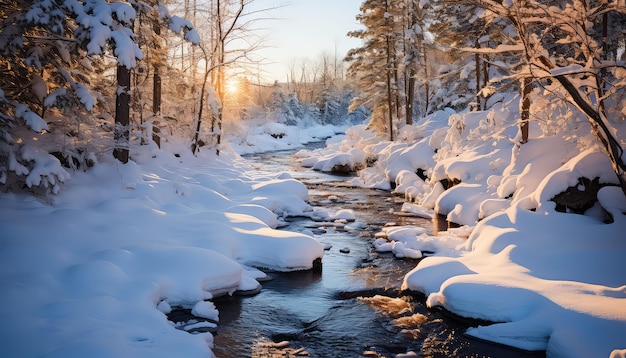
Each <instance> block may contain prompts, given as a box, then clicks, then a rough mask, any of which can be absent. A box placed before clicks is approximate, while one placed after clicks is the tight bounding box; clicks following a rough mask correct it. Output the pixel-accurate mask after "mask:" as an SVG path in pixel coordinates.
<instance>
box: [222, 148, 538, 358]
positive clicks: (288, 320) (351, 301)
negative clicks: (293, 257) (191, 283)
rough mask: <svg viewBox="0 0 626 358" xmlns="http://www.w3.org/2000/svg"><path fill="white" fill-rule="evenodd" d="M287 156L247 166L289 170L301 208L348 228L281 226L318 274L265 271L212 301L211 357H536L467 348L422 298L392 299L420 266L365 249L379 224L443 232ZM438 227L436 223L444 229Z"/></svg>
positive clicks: (389, 199)
mask: <svg viewBox="0 0 626 358" xmlns="http://www.w3.org/2000/svg"><path fill="white" fill-rule="evenodd" d="M292 153H294V151H279V152H271V153H263V154H255V155H247V156H246V158H247V159H248V160H249V161H250V162H251V163H252V164H253V165H254V166H255V167H256V168H258V170H259V171H260V172H261V173H268V174H271V175H275V174H276V173H280V172H288V173H290V174H291V175H292V176H293V177H294V178H295V179H298V180H300V181H302V182H303V183H305V184H306V186H307V187H308V189H309V203H310V205H311V206H313V207H324V208H326V209H328V210H329V211H330V212H334V211H335V210H339V209H351V210H353V211H354V214H355V217H356V221H355V222H350V223H347V224H346V225H345V226H343V225H337V226H332V225H325V226H324V225H321V224H320V223H315V222H314V221H312V220H311V219H309V218H302V217H297V218H289V219H288V222H289V226H287V227H285V228H284V229H285V230H290V231H295V232H302V231H305V230H311V231H313V232H314V233H315V237H316V238H317V239H318V240H319V241H320V242H321V243H323V244H324V245H325V246H326V247H327V248H328V247H330V248H329V249H328V250H326V251H325V252H324V257H323V265H322V270H321V272H313V271H306V272H292V273H275V272H274V273H269V275H270V276H271V277H272V278H273V280H271V281H267V282H262V285H263V289H262V290H261V292H260V293H258V294H257V295H254V296H247V297H243V296H226V297H221V298H217V299H215V300H214V303H215V305H216V307H217V309H218V310H219V322H218V324H217V329H216V330H215V331H214V336H215V338H214V348H213V351H214V353H215V354H216V356H217V357H220V358H229V357H331V358H332V357H341V358H343V357H348V358H349V357H395V356H396V355H397V354H400V353H406V352H409V351H412V352H414V353H415V355H410V356H412V357H543V356H545V353H544V352H540V353H529V352H522V351H518V350H514V349H511V348H508V347H504V346H499V345H494V344H489V343H486V342H482V341H477V340H474V339H472V338H470V337H467V336H465V335H464V334H463V332H464V331H465V329H466V328H467V327H468V326H469V325H470V324H474V325H475V324H477V322H471V321H467V320H459V319H458V317H453V316H452V315H451V314H449V313H446V312H444V311H442V310H439V309H428V308H427V307H426V306H425V298H424V296H423V295H419V294H415V295H401V294H400V290H399V288H400V285H401V284H402V280H403V277H404V275H405V274H406V273H407V272H408V271H409V270H411V269H412V268H414V267H415V265H417V263H418V262H419V260H411V259H404V260H399V259H396V258H394V257H393V255H392V254H390V253H377V252H375V251H374V250H373V248H372V242H373V241H374V235H375V234H376V233H377V232H379V231H380V230H381V228H382V227H383V226H385V225H392V224H393V223H395V224H396V225H415V226H421V227H426V228H428V229H429V231H430V232H436V231H437V230H445V227H444V228H441V227H437V225H435V224H434V223H433V221H431V220H429V219H423V218H418V217H404V216H398V215H395V214H394V212H398V211H400V208H401V205H402V200H400V198H397V197H394V196H393V195H391V194H390V193H389V192H385V191H380V190H371V189H362V188H354V187H351V186H349V185H347V182H346V179H349V178H348V177H345V176H336V175H330V174H327V173H321V172H316V171H313V170H311V169H308V168H302V167H300V165H299V163H298V162H297V161H296V160H295V159H293V158H292V157H291V154H292ZM444 225H445V222H444Z"/></svg>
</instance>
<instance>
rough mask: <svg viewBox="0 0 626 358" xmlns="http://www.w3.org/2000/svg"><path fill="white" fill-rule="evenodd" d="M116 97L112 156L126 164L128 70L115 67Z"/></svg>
mask: <svg viewBox="0 0 626 358" xmlns="http://www.w3.org/2000/svg"><path fill="white" fill-rule="evenodd" d="M117 86H118V91H117V97H116V100H115V132H114V135H113V138H114V140H115V148H114V149H113V156H114V157H115V158H116V159H117V160H119V161H120V162H122V163H128V147H129V139H130V128H129V123H130V121H129V118H130V69H129V68H127V67H126V66H123V65H118V66H117Z"/></svg>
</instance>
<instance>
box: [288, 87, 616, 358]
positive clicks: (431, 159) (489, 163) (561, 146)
mask: <svg viewBox="0 0 626 358" xmlns="http://www.w3.org/2000/svg"><path fill="white" fill-rule="evenodd" d="M517 108H518V106H517V102H515V101H511V100H510V99H508V100H505V101H502V102H501V103H500V104H498V105H496V106H494V108H493V109H492V110H490V111H487V112H471V113H465V114H456V113H454V112H453V111H440V112H438V113H435V114H433V115H431V116H429V117H427V118H426V119H424V120H422V121H421V122H419V123H416V124H415V125H413V126H410V127H404V128H403V129H402V131H401V132H400V137H401V138H402V139H403V140H399V141H396V142H388V141H385V140H384V139H382V138H380V137H379V136H376V135H375V134H374V133H372V132H370V131H368V130H366V129H365V127H362V126H357V127H352V128H350V129H349V130H348V131H347V136H346V137H344V138H337V139H336V140H331V141H329V146H328V148H325V149H320V150H316V151H313V152H311V151H301V152H300V153H299V154H298V156H299V157H300V159H301V160H302V162H303V164H304V165H306V166H310V167H313V168H316V169H318V170H330V169H332V168H333V167H335V166H336V165H337V166H342V165H351V166H354V167H355V168H359V167H363V166H365V164H366V162H369V163H375V164H373V165H371V166H370V167H368V168H366V169H363V170H361V171H360V172H359V176H358V178H355V179H354V180H353V184H354V185H357V186H364V187H375V188H381V189H387V190H391V189H392V184H393V187H394V189H393V190H394V191H395V192H396V193H397V194H398V195H403V196H404V197H405V198H406V199H407V200H408V201H412V202H414V203H413V204H407V205H405V208H406V210H407V211H413V212H416V213H419V214H420V215H427V216H428V215H432V214H433V213H434V212H437V213H439V214H443V215H447V218H448V220H450V221H452V222H457V223H460V224H463V225H466V226H465V228H466V229H463V230H455V231H450V232H447V233H442V234H440V235H439V236H438V237H432V236H429V235H426V234H424V233H423V231H421V230H413V232H411V231H410V229H411V228H405V229H404V230H401V229H397V228H396V229H393V230H389V232H388V240H390V242H389V243H387V242H386V241H379V242H378V243H377V247H378V248H379V249H381V250H389V251H393V252H394V253H395V254H396V255H397V256H399V257H404V256H407V255H410V256H411V257H416V256H417V257H419V255H420V252H419V251H420V250H428V251H435V254H434V257H428V258H425V259H424V260H423V261H421V262H420V264H418V265H417V267H416V268H415V269H414V270H413V271H412V272H410V273H409V274H408V275H407V276H406V277H405V283H404V286H405V287H406V288H410V289H413V290H419V291H422V292H424V293H425V294H426V295H427V297H428V301H427V303H428V304H429V305H430V306H443V307H445V308H447V309H449V310H450V311H453V312H455V313H457V314H459V315H462V316H466V317H473V318H480V319H486V320H490V321H494V322H501V323H498V324H493V325H490V326H487V327H477V328H472V329H470V330H469V331H468V332H467V333H468V334H469V335H471V336H475V337H478V338H481V339H486V340H489V341H494V342H498V343H503V344H507V345H511V346H514V347H519V348H522V349H527V350H546V351H547V354H548V355H549V356H552V357H607V356H609V355H614V356H626V350H625V348H626V275H625V274H624V270H623V267H622V266H623V265H622V261H623V260H622V258H623V257H624V255H625V254H626V241H625V240H624V238H625V236H624V233H625V232H626V216H625V215H624V213H625V212H626V198H625V197H624V194H623V193H622V191H621V190H620V188H619V187H616V186H611V185H615V184H617V179H616V176H615V174H614V173H613V171H612V168H611V165H610V162H609V160H608V158H607V156H606V155H605V154H604V153H603V151H602V149H600V147H599V145H598V143H597V141H596V140H595V139H594V138H593V137H592V136H591V134H590V133H591V131H590V128H589V124H588V123H587V122H586V120H585V119H584V118H576V117H574V116H573V115H572V113H565V114H563V116H562V117H559V116H558V115H555V118H553V121H554V123H557V125H564V126H569V127H570V128H569V131H568V132H566V134H567V135H566V136H565V135H564V136H554V135H550V133H551V132H552V131H551V128H549V127H548V125H549V123H548V122H546V123H541V122H531V137H530V138H531V139H530V140H529V142H528V143H526V144H523V145H519V137H517V136H518V134H517V133H518V128H517V120H518V113H517V110H516V109H517ZM561 133H562V132H561ZM617 133H618V136H617V137H618V138H625V137H626V126H625V125H623V124H622V126H621V127H618V131H617ZM420 174H421V175H422V177H420ZM425 177H427V178H425ZM581 177H584V178H588V179H590V180H593V179H595V178H598V179H597V180H598V182H599V183H603V184H609V185H608V186H602V187H601V188H600V189H599V191H598V193H597V202H595V204H593V203H592V204H593V205H592V206H591V207H590V208H589V209H587V210H586V211H585V212H584V215H581V214H574V213H571V212H567V213H565V212H561V211H560V210H557V207H556V206H557V204H556V203H555V202H554V201H552V199H553V198H554V197H555V196H556V195H557V194H559V193H562V192H565V191H566V190H567V189H568V187H577V188H578V189H579V190H581V191H582V190H585V188H584V186H583V185H582V184H581V182H579V178H581ZM451 183H454V184H455V185H449V184H451ZM444 184H448V185H447V186H444ZM568 211H569V210H568ZM606 222H610V223H606ZM407 232H408V234H407ZM470 232H471V234H469V233H470ZM467 235H469V238H468V239H467V241H465V242H462V241H461V240H459V239H455V237H457V238H459V237H460V238H463V236H465V237H467Z"/></svg>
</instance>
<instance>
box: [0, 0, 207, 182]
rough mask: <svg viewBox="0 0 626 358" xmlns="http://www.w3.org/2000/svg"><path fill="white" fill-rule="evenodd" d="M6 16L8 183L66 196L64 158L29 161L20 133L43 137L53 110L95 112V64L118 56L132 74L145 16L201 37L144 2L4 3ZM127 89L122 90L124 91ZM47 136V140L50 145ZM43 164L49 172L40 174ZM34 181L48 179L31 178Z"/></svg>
mask: <svg viewBox="0 0 626 358" xmlns="http://www.w3.org/2000/svg"><path fill="white" fill-rule="evenodd" d="M5 4H6V6H4V5H5ZM1 11H2V12H1V14H2V16H1V18H0V21H1V23H0V54H1V55H0V63H1V65H2V66H1V67H0V68H2V69H3V74H2V76H0V106H2V111H1V118H0V119H1V122H0V134H1V138H0V141H1V143H0V145H1V148H0V159H1V160H0V173H1V175H0V179H2V180H1V182H2V183H6V181H7V176H9V175H12V176H17V177H26V179H25V180H26V182H27V185H28V186H29V187H30V186H32V185H30V184H33V183H41V185H43V186H46V185H47V184H50V186H51V190H52V191H53V192H56V191H58V184H59V183H60V182H62V181H63V180H62V179H63V176H64V175H60V174H58V173H60V172H61V171H60V169H59V168H60V165H59V162H58V160H57V161H56V162H55V160H56V159H55V158H54V157H51V158H50V156H49V155H48V156H46V155H45V154H46V153H43V154H42V155H40V156H38V157H37V158H31V157H29V156H27V155H26V154H25V153H26V152H28V151H29V150H30V149H29V148H28V145H27V144H26V143H23V142H20V138H19V137H18V135H16V133H18V132H20V130H21V128H29V129H30V130H34V131H36V132H39V133H42V132H45V131H47V130H49V128H48V123H46V120H45V118H46V112H47V111H51V110H52V109H54V110H56V111H61V112H66V113H67V112H69V111H73V112H74V113H76V112H77V111H78V109H79V108H82V109H83V110H84V111H92V110H93V109H94V107H95V105H96V102H97V98H99V97H100V96H99V94H98V93H96V92H94V91H93V87H95V86H94V85H93V84H92V83H91V82H90V78H93V75H90V72H92V71H94V66H92V62H93V60H94V59H97V58H102V56H103V55H105V54H111V55H113V58H114V59H115V62H117V63H118V65H119V66H120V67H123V68H125V69H130V68H134V67H135V66H136V65H137V60H139V59H141V58H142V53H141V51H140V49H139V46H138V45H137V43H136V42H135V37H134V33H133V26H134V20H135V18H136V16H137V13H138V12H140V13H147V12H156V13H158V14H159V15H158V16H160V17H161V18H162V19H164V20H165V21H166V22H167V23H168V24H169V26H170V28H171V29H172V30H175V31H179V32H180V31H182V32H184V33H185V37H186V38H187V39H189V40H193V41H197V40H198V39H197V34H196V33H195V31H194V29H193V27H192V26H191V23H189V22H188V21H185V20H183V19H180V18H177V17H171V16H169V14H168V13H167V10H166V9H165V8H164V7H162V6H160V5H156V6H149V5H147V4H146V3H143V2H135V1H118V2H108V1H105V0H85V1H78V0H31V1H26V2H4V3H3V8H2V10H1ZM105 62H106V61H105ZM104 68H105V69H106V68H107V66H106V65H105V67H104ZM127 90H128V89H118V93H124V92H125V91H127ZM68 117H71V116H68ZM46 138H47V137H46V136H45V135H44V136H41V140H42V141H45V140H46ZM127 147H128V145H126V148H127ZM43 162H45V163H46V167H47V168H49V169H48V170H47V171H46V170H34V169H36V168H38V167H39V166H40V164H39V163H43ZM51 163H56V164H54V165H52V164H51ZM18 164H19V166H18ZM16 168H18V169H16ZM55 173H56V174H55ZM31 176H38V177H40V178H45V180H46V181H44V182H42V180H34V179H32V178H31V179H29V178H30V177H31ZM18 181H19V180H18ZM28 183H30V184H28ZM33 185H34V184H33ZM36 185H39V184H36Z"/></svg>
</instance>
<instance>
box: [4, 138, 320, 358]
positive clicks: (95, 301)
mask: <svg viewBox="0 0 626 358" xmlns="http://www.w3.org/2000/svg"><path fill="white" fill-rule="evenodd" d="M144 148H148V147H147V146H145V147H144ZM185 150H187V149H186V148H185ZM172 151H177V150H174V149H171V148H170V149H169V150H164V151H162V152H159V153H157V154H156V156H157V158H154V159H152V158H151V155H142V154H141V153H134V155H133V157H134V158H150V159H147V160H146V161H141V160H138V161H137V162H130V163H128V164H126V165H122V164H120V163H117V162H115V161H113V159H111V161H103V162H100V163H99V164H97V165H96V166H95V167H94V168H92V170H90V171H87V172H76V173H72V176H71V178H68V177H65V175H66V174H67V173H60V174H59V175H61V177H62V178H63V179H64V180H65V181H66V183H65V184H64V188H63V190H62V191H60V192H59V194H58V195H56V196H52V197H51V198H52V203H45V202H42V201H40V200H38V199H36V198H34V197H31V196H28V195H16V194H3V195H2V196H1V197H0V210H1V211H2V213H3V215H2V217H1V218H0V232H2V243H3V250H2V252H1V253H0V260H1V262H2V266H1V271H0V282H1V284H2V287H3V293H4V294H3V295H2V298H1V300H0V315H1V316H2V317H3V324H2V325H1V326H0V327H1V328H0V329H1V332H2V343H3V349H4V352H5V354H6V355H8V356H38V355H47V356H67V355H71V356H86V355H88V354H93V353H95V352H98V354H100V355H102V356H122V357H123V356H128V357H132V356H145V355H149V356H156V357H160V356H163V357H167V356H173V355H183V356H207V355H208V356H211V355H212V353H211V350H210V346H211V342H212V336H211V335H210V333H201V334H189V333H187V332H183V331H180V330H177V329H175V328H174V326H173V325H172V323H171V322H168V320H167V318H166V316H165V314H164V313H167V312H169V311H170V310H171V308H172V307H176V306H182V307H187V308H190V309H193V310H194V312H195V314H197V315H198V316H201V317H205V318H208V319H211V320H213V321H218V318H219V313H218V312H217V310H216V309H215V308H214V306H213V304H212V302H210V300H211V299H212V298H213V297H215V296H218V295H223V294H232V293H233V292H235V291H236V290H242V291H247V290H254V289H256V288H257V287H258V286H259V283H258V282H257V281H256V279H257V278H262V277H264V274H263V273H262V272H261V271H258V270H255V269H252V268H251V267H250V266H256V267H261V268H269V269H275V270H282V271H288V270H303V269H310V268H311V267H312V263H313V261H314V260H315V259H316V258H321V257H322V255H323V246H322V245H321V244H320V243H319V242H318V241H316V240H315V239H314V238H313V237H311V236H309V235H306V234H301V233H295V232H288V231H277V230H275V229H273V228H272V227H276V226H277V225H278V224H279V223H280V219H279V218H278V216H277V215H276V214H275V213H272V212H271V211H270V210H268V208H267V207H264V206H261V205H260V204H259V203H262V204H265V203H271V206H272V207H273V208H275V209H277V210H278V211H280V212H283V213H285V214H286V213H291V214H294V215H297V214H304V213H305V212H306V211H308V210H311V208H310V207H309V206H308V204H306V202H305V201H304V200H305V199H307V191H306V188H305V187H304V185H303V184H301V183H299V182H297V181H295V180H293V179H290V178H285V176H284V175H280V174H278V175H277V177H276V178H257V175H256V174H255V172H254V170H253V168H252V167H250V166H249V165H248V164H247V163H246V162H244V161H243V160H242V159H240V158H239V157H238V156H237V155H236V154H234V153H232V152H230V151H227V150H226V151H223V153H222V154H221V156H220V157H219V158H218V157H216V156H215V155H209V154H205V155H200V156H199V157H197V158H196V157H194V156H191V155H182V156H181V158H176V157H175V156H174V155H172V154H171V153H172ZM29 155H30V156H34V155H37V152H35V151H31V153H30V154H29ZM37 162H38V163H41V164H39V165H42V166H45V163H46V162H45V161H44V160H39V161H37ZM53 167H54V166H53ZM45 171H46V168H44V167H42V169H41V170H39V169H37V168H35V170H34V171H33V172H31V175H35V174H36V173H35V172H40V173H38V174H37V175H38V176H39V174H42V173H44V172H45ZM40 177H41V176H40ZM279 177H280V178H279ZM260 197H264V198H266V199H265V200H261V199H259V198H260ZM257 216H258V217H257ZM34 337H37V338H36V339H37V344H32V342H31V340H32V339H34ZM29 342H30V343H29Z"/></svg>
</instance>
